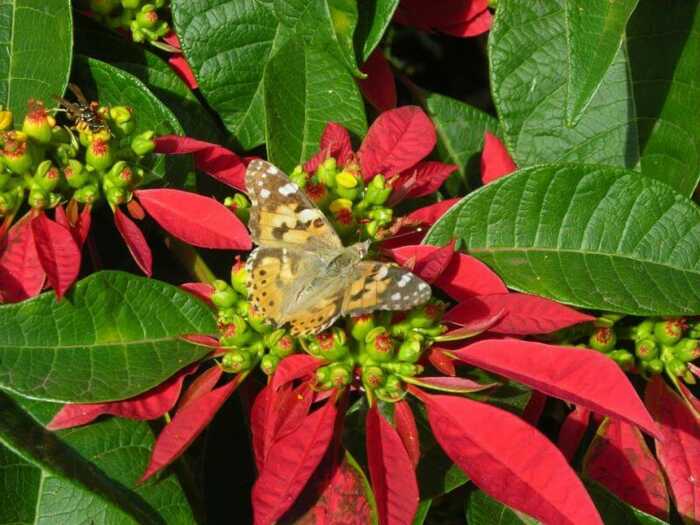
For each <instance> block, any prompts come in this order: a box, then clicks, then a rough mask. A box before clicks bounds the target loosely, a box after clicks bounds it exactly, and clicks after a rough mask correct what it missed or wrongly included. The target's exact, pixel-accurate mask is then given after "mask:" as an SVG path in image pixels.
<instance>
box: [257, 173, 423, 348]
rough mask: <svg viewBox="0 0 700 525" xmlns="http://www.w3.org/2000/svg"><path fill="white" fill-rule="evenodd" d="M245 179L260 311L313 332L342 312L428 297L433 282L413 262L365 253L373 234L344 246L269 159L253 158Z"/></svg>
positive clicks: (405, 305) (401, 306)
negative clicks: (385, 259)
mask: <svg viewBox="0 0 700 525" xmlns="http://www.w3.org/2000/svg"><path fill="white" fill-rule="evenodd" d="M245 184H246V190H247V192H248V196H249V197H250V199H251V202H252V207H251V211H250V220H249V222H248V226H249V228H250V231H251V235H252V237H253V241H254V242H255V243H256V244H257V245H258V247H257V248H256V249H255V250H253V252H252V253H251V254H250V256H249V257H248V261H247V264H246V266H247V270H248V275H249V282H248V290H249V292H248V293H249V299H250V302H251V305H252V307H253V311H254V312H255V313H256V314H258V315H262V316H263V317H265V318H267V319H268V320H270V321H272V322H273V323H274V324H275V325H277V326H281V325H283V324H285V323H289V324H290V326H291V333H292V334H293V335H308V334H314V333H318V332H320V331H321V330H324V329H325V328H327V327H329V326H330V325H331V324H333V322H334V321H335V320H336V319H337V318H338V317H339V316H341V315H359V314H362V313H368V312H371V311H373V310H408V309H410V308H412V307H414V306H417V305H419V304H422V303H425V302H426V301H427V300H428V299H430V286H429V285H428V284H426V283H425V282H423V281H422V280H421V279H420V278H418V277H417V276H415V275H413V274H412V273H411V272H409V271H408V270H405V269H403V268H401V267H399V266H397V265H395V264H391V263H383V262H377V261H363V260H362V258H363V257H364V256H365V255H366V254H367V250H368V248H369V241H365V242H360V243H357V244H353V245H352V246H348V247H343V244H342V242H341V240H340V238H339V237H338V235H337V234H336V232H335V230H334V229H333V227H332V226H331V224H330V223H329V222H328V220H327V219H326V217H325V215H324V214H323V212H322V211H321V210H319V209H318V208H316V206H314V204H313V203H312V202H311V201H310V200H309V198H308V197H307V196H306V195H305V194H304V192H303V191H301V190H300V189H299V187H298V186H297V185H296V184H294V183H293V182H291V181H290V180H289V178H287V176H286V175H285V174H284V173H282V171H280V170H279V169H278V168H276V167H275V166H273V165H272V164H270V163H268V162H265V161H262V160H254V161H252V162H251V163H250V164H249V165H248V170H247V172H246V177H245Z"/></svg>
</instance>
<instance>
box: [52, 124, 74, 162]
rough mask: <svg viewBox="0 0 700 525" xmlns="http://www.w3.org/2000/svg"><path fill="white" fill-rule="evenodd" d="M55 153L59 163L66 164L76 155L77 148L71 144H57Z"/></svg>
mask: <svg viewBox="0 0 700 525" xmlns="http://www.w3.org/2000/svg"><path fill="white" fill-rule="evenodd" d="M54 129H55V128H54ZM55 154H56V158H57V159H58V163H59V165H61V166H66V165H67V164H68V162H69V161H70V160H71V159H74V158H75V157H76V156H77V155H78V149H77V148H76V147H75V146H73V145H72V144H59V145H58V146H56V150H55Z"/></svg>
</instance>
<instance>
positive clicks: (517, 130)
mask: <svg viewBox="0 0 700 525" xmlns="http://www.w3.org/2000/svg"><path fill="white" fill-rule="evenodd" d="M565 4H566V0H503V1H500V2H499V3H498V9H497V10H496V18H495V20H494V24H493V27H492V29H491V35H490V38H489V60H490V66H491V67H490V70H491V85H492V88H493V96H494V102H495V104H496V109H497V110H498V115H499V118H500V121H501V124H502V126H503V131H504V138H505V141H506V144H507V146H508V149H509V150H510V153H511V155H512V156H513V159H514V160H515V162H516V163H517V164H518V166H520V167H525V166H529V165H532V164H541V163H554V162H567V161H570V162H589V163H601V164H609V165H615V166H623V167H627V168H633V167H634V166H636V165H637V163H638V161H639V147H638V141H637V136H636V127H635V125H634V120H635V118H636V115H635V113H634V102H633V100H632V95H631V85H630V81H629V78H628V71H627V61H626V60H625V54H624V50H620V51H619V52H618V53H617V54H616V55H615V58H614V59H613V62H612V64H611V66H610V68H608V71H607V72H606V74H605V77H604V78H603V81H602V82H601V84H600V87H599V89H598V91H597V92H596V94H595V96H594V97H593V98H592V100H591V102H590V104H589V105H588V106H587V108H586V110H585V112H583V114H582V115H581V116H580V118H579V120H578V121H577V124H576V125H575V126H571V127H570V126H567V125H566V84H567V71H568V65H567V45H566V12H565Z"/></svg>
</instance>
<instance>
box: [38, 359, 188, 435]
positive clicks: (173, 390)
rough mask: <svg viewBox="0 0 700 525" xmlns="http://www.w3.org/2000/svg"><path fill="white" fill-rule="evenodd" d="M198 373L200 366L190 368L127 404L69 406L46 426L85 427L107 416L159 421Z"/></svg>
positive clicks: (129, 400) (122, 402) (53, 428)
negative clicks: (187, 382) (195, 372)
mask: <svg viewBox="0 0 700 525" xmlns="http://www.w3.org/2000/svg"><path fill="white" fill-rule="evenodd" d="M196 369H197V366H196V365H194V366H188V367H187V368H184V369H183V370H180V371H179V372H178V373H177V374H175V375H174V376H172V377H171V378H170V379H168V380H167V381H164V382H163V383H161V384H160V385H158V386H157V387H155V388H152V389H151V390H149V391H148V392H144V393H143V394H140V395H138V396H136V397H132V398H130V399H125V400H124V401H113V402H110V403H92V404H70V405H65V406H64V407H63V408H62V409H61V410H60V411H59V412H58V413H57V414H56V415H55V416H54V417H53V419H52V420H51V421H50V422H49V424H48V425H46V428H48V429H49V430H60V429H62V428H71V427H76V426H79V425H85V424H86V423H89V422H90V421H93V420H94V419H96V418H97V417H99V416H102V415H106V414H109V415H112V416H119V417H124V418H127V419H137V420H147V419H156V418H159V417H161V416H162V415H163V414H165V413H166V412H168V411H170V410H171V409H172V408H173V407H174V406H175V403H176V401H177V398H178V397H179V396H180V390H181V389H182V382H183V381H184V380H185V377H186V376H188V375H189V374H191V373H193V372H194V371H195V370H196Z"/></svg>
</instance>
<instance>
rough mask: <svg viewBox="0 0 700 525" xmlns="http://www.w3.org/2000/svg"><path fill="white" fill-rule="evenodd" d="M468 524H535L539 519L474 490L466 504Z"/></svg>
mask: <svg viewBox="0 0 700 525" xmlns="http://www.w3.org/2000/svg"><path fill="white" fill-rule="evenodd" d="M465 510H466V514H467V516H466V517H467V522H468V523H469V525H537V524H538V523H539V521H537V520H536V519H534V518H531V517H530V516H527V515H525V514H523V513H522V512H518V511H515V510H513V509H511V508H510V507H507V506H506V505H504V504H503V503H501V502H500V501H496V500H495V499H493V498H492V497H490V496H487V495H486V493H484V492H482V491H480V490H476V491H474V492H472V493H471V494H470V495H469V499H468V500H467V504H466V508H465Z"/></svg>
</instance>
